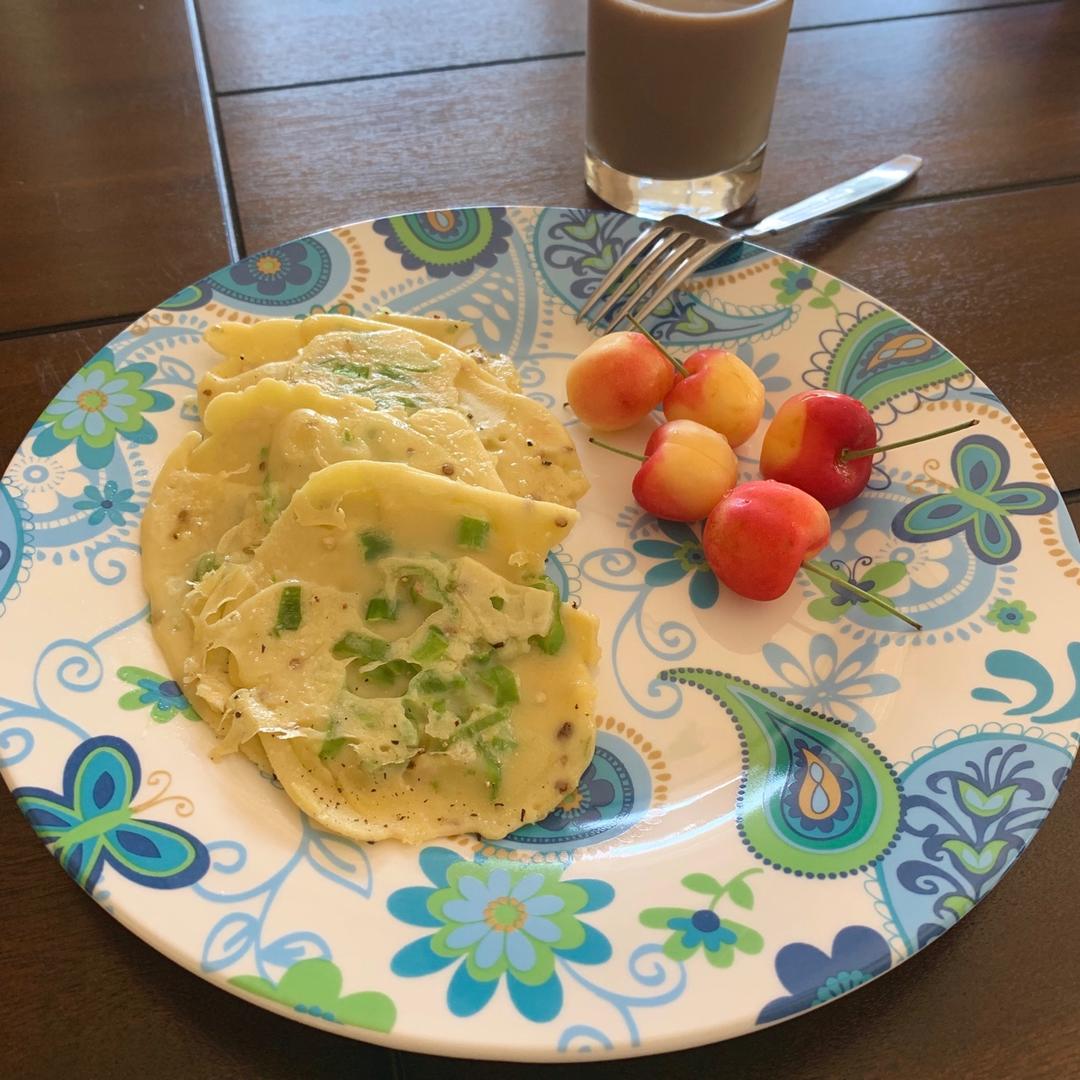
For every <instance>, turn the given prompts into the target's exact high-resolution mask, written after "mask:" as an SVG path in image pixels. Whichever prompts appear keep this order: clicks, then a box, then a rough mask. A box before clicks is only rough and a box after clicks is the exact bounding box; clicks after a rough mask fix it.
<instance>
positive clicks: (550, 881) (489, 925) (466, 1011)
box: [387, 847, 614, 1022]
mask: <svg viewBox="0 0 1080 1080" xmlns="http://www.w3.org/2000/svg"><path fill="white" fill-rule="evenodd" d="M420 869H421V870H422V871H423V873H424V874H425V876H426V877H427V879H428V880H429V881H430V882H431V884H432V886H433V887H431V888H428V887H425V886H415V887H410V888H405V889H398V890H397V891H396V892H394V893H391V895H390V898H389V899H388V901H387V908H388V909H389V911H390V913H391V914H392V915H393V916H394V917H395V918H397V919H400V920H401V921H402V922H404V923H408V924H409V925H410V926H422V927H429V928H434V930H435V932H434V933H433V934H428V935H427V936H425V937H422V938H419V939H418V940H416V941H413V942H412V943H410V944H409V945H406V946H405V947H404V948H403V949H400V950H399V951H398V952H397V954H396V955H395V956H394V958H393V960H392V961H391V964H390V968H391V970H392V971H393V972H394V974H395V975H399V976H403V977H405V978H417V977H421V976H425V975H430V974H432V973H434V972H436V971H441V970H442V969H443V968H445V967H449V966H451V965H453V964H455V963H456V964H457V965H458V966H457V968H456V970H455V971H454V974H453V977H452V978H451V980H450V983H449V986H448V988H447V994H446V1000H447V1004H448V1006H449V1008H450V1011H451V1012H452V1013H453V1014H454V1015H455V1016H472V1015H473V1014H475V1013H477V1012H479V1011H480V1010H481V1009H483V1008H484V1006H485V1005H487V1003H488V1002H489V1001H490V1000H491V998H492V997H493V996H494V994H495V991H496V989H497V988H498V986H499V983H500V981H501V980H502V977H503V976H504V975H505V976H506V981H507V988H508V990H509V993H510V1000H511V1001H512V1002H513V1004H514V1006H515V1008H516V1009H517V1010H518V1012H520V1013H521V1015H522V1016H524V1017H526V1018H527V1019H529V1020H534V1021H537V1022H543V1021H546V1020H551V1019H552V1018H554V1017H555V1016H557V1015H558V1013H559V1011H560V1010H561V1009H562V1002H563V989H562V983H561V981H560V979H559V975H558V973H557V971H556V960H558V961H559V962H560V963H563V962H571V963H577V964H601V963H603V962H604V961H606V960H608V959H609V958H610V956H611V944H610V943H609V942H608V940H607V938H606V937H605V936H604V935H603V934H601V933H600V932H599V931H598V930H597V929H595V927H592V926H590V925H588V924H587V923H585V922H582V921H581V919H579V918H578V916H579V915H582V914H585V913H586V912H589V911H595V910H597V909H598V908H602V907H605V906H606V905H607V904H609V903H611V900H612V899H613V897H614V890H613V889H612V888H611V886H610V885H607V884H606V883H605V882H602V881H592V880H587V879H579V880H577V881H572V882H570V881H563V880H562V879H561V876H562V872H563V867H561V866H557V865H556V866H553V865H548V864H545V865H543V866H534V865H531V864H525V865H520V864H516V863H508V862H503V861H501V860H491V861H483V862H475V863H474V862H469V861H467V860H465V859H463V858H462V857H461V856H460V855H457V854H455V853H454V852H452V851H448V850H447V849H446V848H439V847H434V848H427V849H425V850H424V851H422V852H421V853H420Z"/></svg>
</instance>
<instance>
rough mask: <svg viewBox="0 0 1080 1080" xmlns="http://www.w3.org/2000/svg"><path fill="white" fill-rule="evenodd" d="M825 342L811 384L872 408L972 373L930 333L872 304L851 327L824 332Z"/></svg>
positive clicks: (808, 374)
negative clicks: (823, 354)
mask: <svg viewBox="0 0 1080 1080" xmlns="http://www.w3.org/2000/svg"><path fill="white" fill-rule="evenodd" d="M821 343H822V345H823V346H824V347H825V350H826V353H825V357H824V358H822V359H823V362H822V363H821V366H820V367H815V370H813V371H811V372H809V373H807V376H806V381H807V383H808V384H809V385H811V386H820V387H824V388H825V389H827V390H837V391H839V392H840V393H842V394H850V395H851V396H852V397H857V398H858V399H859V400H860V401H861V402H863V404H864V405H866V407H867V408H868V409H870V410H871V412H872V411H873V410H874V409H876V408H877V407H878V406H879V405H881V404H883V403H885V402H887V401H891V400H892V399H893V398H896V397H900V396H902V395H904V394H908V393H911V392H913V391H918V390H922V389H925V388H926V387H930V386H934V385H935V384H938V383H942V382H945V381H946V380H948V379H952V378H955V377H958V376H964V375H966V374H967V369H966V368H965V367H964V365H963V364H962V363H961V362H960V361H959V360H957V359H956V357H955V356H953V355H952V353H950V352H947V351H946V350H945V349H943V348H942V347H941V346H940V345H939V344H938V343H937V342H936V341H934V339H933V338H931V337H930V336H929V335H928V334H926V333H924V332H923V331H922V330H919V329H918V328H917V327H915V326H913V325H912V324H911V323H909V322H908V321H907V320H906V319H902V318H901V317H900V316H899V315H896V314H894V313H893V312H891V311H889V310H887V309H884V308H878V307H874V306H873V305H864V306H863V308H860V311H859V315H858V317H857V318H856V319H855V321H854V322H852V323H851V325H850V326H848V327H847V328H846V329H843V330H840V331H832V330H830V331H828V332H827V333H826V334H823V335H822V339H821ZM817 363H818V357H815V364H817Z"/></svg>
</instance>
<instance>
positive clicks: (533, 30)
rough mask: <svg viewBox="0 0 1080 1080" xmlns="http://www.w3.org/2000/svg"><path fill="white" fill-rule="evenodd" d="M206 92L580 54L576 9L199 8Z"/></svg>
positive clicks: (799, 9) (810, 22)
mask: <svg viewBox="0 0 1080 1080" xmlns="http://www.w3.org/2000/svg"><path fill="white" fill-rule="evenodd" d="M1042 2H1045V0H1011V2H1010V0H1006V3H1005V4H1003V3H1002V0H795V4H794V7H793V9H792V13H791V26H792V28H793V29H795V30H806V29H809V28H812V27H818V26H836V25H839V24H842V23H855V22H875V21H879V20H881V19H898V18H901V19H902V18H913V17H915V16H919V15H928V14H945V13H949V12H957V11H971V10H975V9H980V8H988V7H1002V6H1020V5H1023V4H1028V3H1042ZM199 8H200V11H201V13H202V20H203V25H204V27H205V30H206V39H207V47H208V51H209V55H210V65H211V70H212V71H213V76H214V86H215V89H216V90H217V91H218V92H219V93H227V94H231V93H238V92H242V91H245V90H258V89H265V88H268V87H274V86H278V87H280V86H291V85H295V84H296V83H308V82H319V83H323V82H333V81H336V80H341V79H366V78H371V77H373V76H378V75H388V74H392V73H399V72H405V71H417V70H432V69H436V68H453V67H464V66H468V65H470V64H492V63H506V62H511V61H514V60H520V59H522V58H527V57H539V56H552V55H556V54H559V53H566V52H582V51H583V50H584V49H585V8H586V4H585V0H470V2H468V3H460V2H459V0H369V2H368V3H359V2H358V0H308V2H307V3H303V4H298V3H296V2H295V0H201V2H200V5H199Z"/></svg>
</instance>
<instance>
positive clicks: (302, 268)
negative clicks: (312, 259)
mask: <svg viewBox="0 0 1080 1080" xmlns="http://www.w3.org/2000/svg"><path fill="white" fill-rule="evenodd" d="M308 255H309V252H308V249H307V248H306V247H305V246H304V245H303V244H302V243H301V242H300V241H299V240H294V241H293V242H292V243H291V244H282V245H281V246H280V247H273V248H267V249H266V251H261V252H259V253H258V254H257V255H250V256H248V258H246V259H241V260H240V262H238V263H234V264H233V265H232V266H230V267H229V270H228V274H229V277H230V278H232V280H233V281H234V282H235V283H236V284H237V285H243V286H246V287H250V286H254V287H255V291H256V292H257V293H258V294H259V295H260V296H280V295H281V294H282V293H283V292H284V291H285V289H286V287H287V286H289V285H294V286H298V285H306V284H307V283H308V282H309V281H310V280H311V277H312V273H313V271H312V269H311V267H310V266H308V265H307V259H308Z"/></svg>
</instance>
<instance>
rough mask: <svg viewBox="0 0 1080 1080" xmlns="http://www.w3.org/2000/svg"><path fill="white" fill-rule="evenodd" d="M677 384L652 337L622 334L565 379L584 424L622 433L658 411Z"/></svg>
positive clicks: (589, 353) (599, 345)
mask: <svg viewBox="0 0 1080 1080" xmlns="http://www.w3.org/2000/svg"><path fill="white" fill-rule="evenodd" d="M675 378H676V375H675V371H674V369H673V368H672V366H671V363H670V362H669V361H668V359H667V357H666V356H665V355H664V353H663V351H662V350H661V349H660V348H658V347H657V345H656V344H655V342H653V341H652V340H651V339H650V338H649V336H648V335H647V334H642V333H639V332H638V331H636V330H622V331H619V332H617V333H614V334H605V335H604V336H603V337H602V338H598V339H597V340H596V341H594V342H593V343H592V344H591V345H590V346H589V347H588V348H587V349H585V351H584V352H582V353H581V354H580V355H579V356H578V357H577V359H576V360H574V362H573V363H572V364H571V365H570V368H569V370H568V371H567V373H566V399H567V401H568V402H569V403H570V407H571V408H572V409H573V410H574V412H575V413H577V415H578V418H579V419H580V420H581V422H582V423H584V424H587V425H588V426H589V427H591V428H593V429H595V430H596V431H618V430H620V429H621V428H627V427H630V426H631V425H632V424H636V423H637V422H638V421H639V420H641V419H642V418H643V417H645V416H647V415H648V414H649V413H650V412H651V411H652V410H653V409H654V408H656V406H657V405H658V404H659V403H660V401H661V400H662V399H663V398H664V396H665V395H666V394H667V392H668V391H669V390H670V389H671V387H672V384H673V383H674V382H675Z"/></svg>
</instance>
